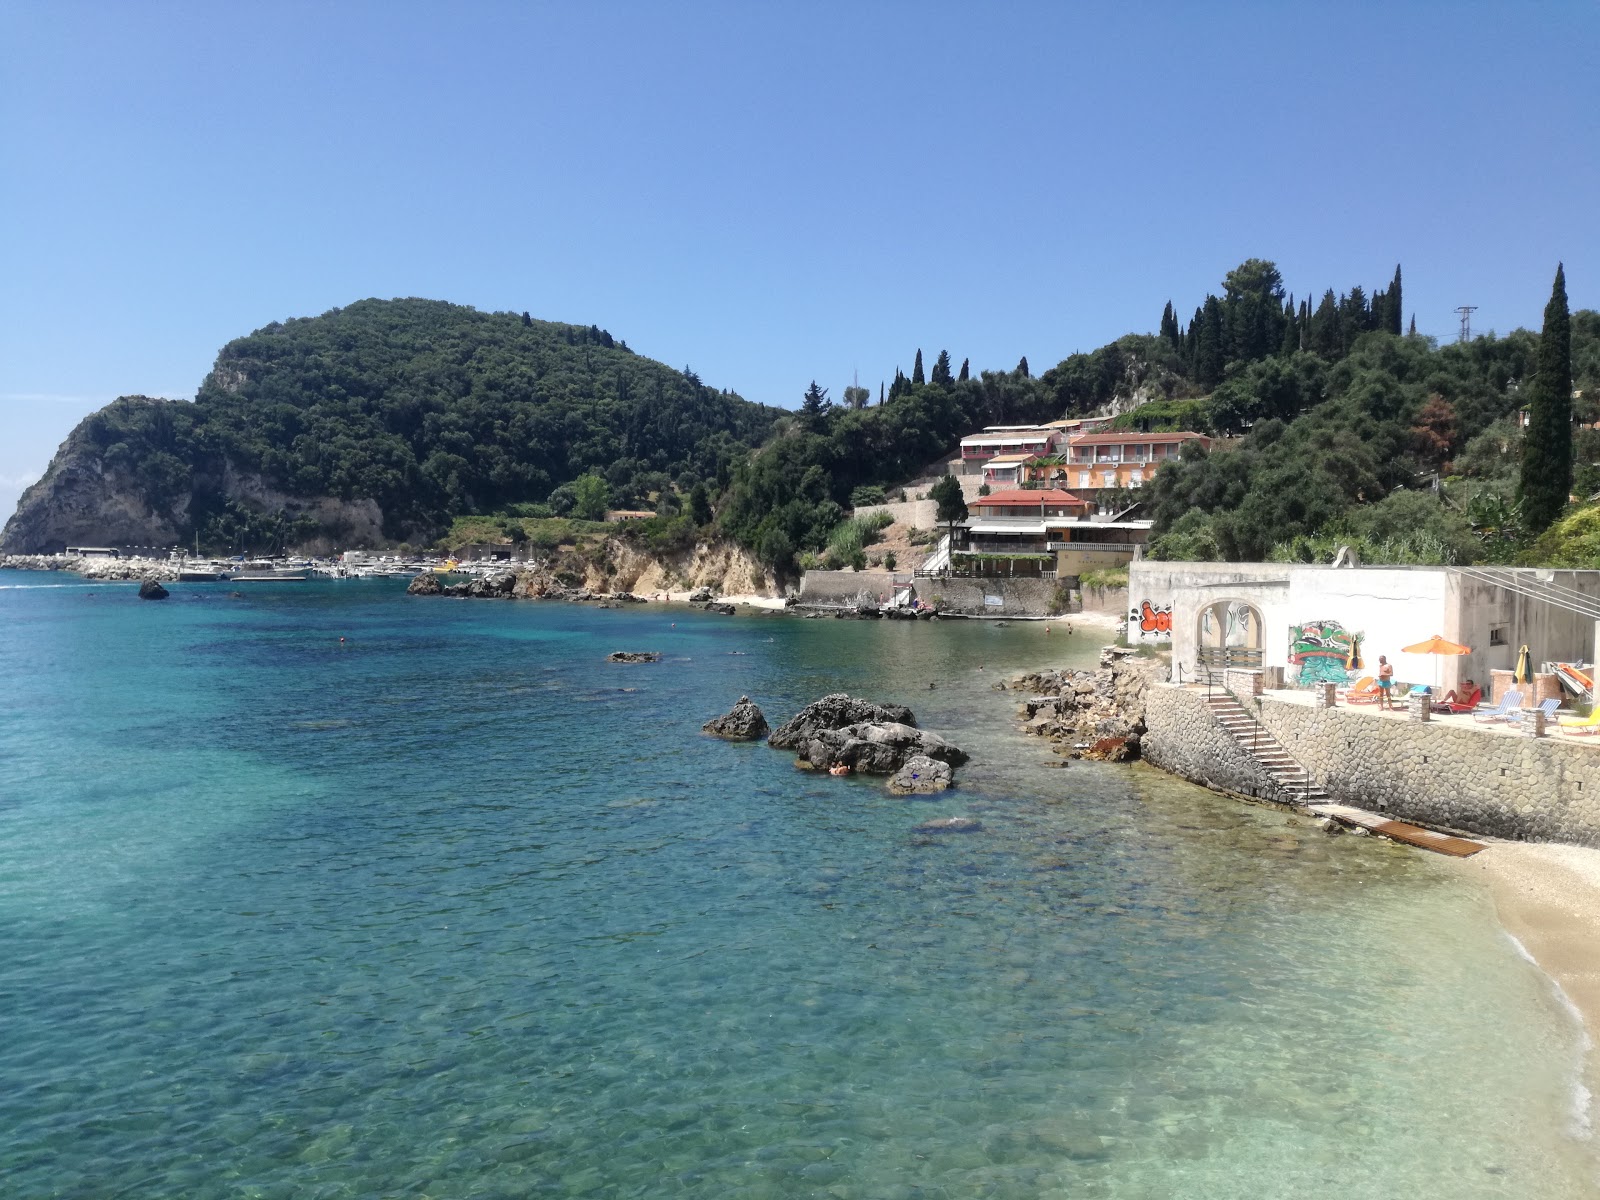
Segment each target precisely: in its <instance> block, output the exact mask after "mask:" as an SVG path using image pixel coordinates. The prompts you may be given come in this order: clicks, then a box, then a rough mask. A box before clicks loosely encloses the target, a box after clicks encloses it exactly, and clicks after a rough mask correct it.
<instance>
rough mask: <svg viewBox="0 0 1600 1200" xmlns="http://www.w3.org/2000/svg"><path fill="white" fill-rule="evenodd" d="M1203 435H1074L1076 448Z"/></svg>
mask: <svg viewBox="0 0 1600 1200" xmlns="http://www.w3.org/2000/svg"><path fill="white" fill-rule="evenodd" d="M1204 437H1205V434H1203V433H1188V432H1183V433H1080V434H1076V435H1074V437H1073V438H1072V440H1071V443H1070V444H1071V445H1074V446H1120V445H1129V446H1131V445H1135V444H1137V443H1140V442H1182V441H1187V440H1188V439H1190V438H1204Z"/></svg>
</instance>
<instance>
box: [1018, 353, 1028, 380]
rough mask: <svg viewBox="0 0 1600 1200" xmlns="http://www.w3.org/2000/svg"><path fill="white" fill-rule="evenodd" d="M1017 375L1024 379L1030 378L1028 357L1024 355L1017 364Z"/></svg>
mask: <svg viewBox="0 0 1600 1200" xmlns="http://www.w3.org/2000/svg"><path fill="white" fill-rule="evenodd" d="M1017 374H1018V375H1021V376H1022V377H1023V378H1024V379H1028V378H1030V376H1029V375H1028V356H1027V355H1026V354H1024V355H1023V356H1022V361H1021V362H1019V363H1018V364H1017Z"/></svg>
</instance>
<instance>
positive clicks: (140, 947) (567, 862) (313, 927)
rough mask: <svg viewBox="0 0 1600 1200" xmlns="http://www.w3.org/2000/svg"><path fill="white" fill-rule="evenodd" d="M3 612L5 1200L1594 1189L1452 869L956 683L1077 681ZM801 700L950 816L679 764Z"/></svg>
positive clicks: (321, 598) (324, 615)
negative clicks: (1075, 750)
mask: <svg viewBox="0 0 1600 1200" xmlns="http://www.w3.org/2000/svg"><path fill="white" fill-rule="evenodd" d="M40 583H47V584H48V586H42V587H33V586H28V587H20V588H19V587H3V586H0V668H3V677H4V678H5V680H6V681H7V687H6V688H5V689H4V692H3V695H0V939H3V941H0V944H3V945H4V946H5V948H6V953H5V956H4V959H3V960H0V1004H3V1008H0V1011H3V1012H4V1013H5V1014H6V1018H5V1021H4V1023H3V1025H0V1028H3V1030H4V1033H3V1035H0V1128H4V1129H5V1130H6V1131H7V1134H6V1137H5V1138H4V1139H3V1141H0V1178H4V1179H5V1180H6V1185H5V1190H6V1193H7V1195H9V1196H27V1197H33V1196H41V1197H42V1196H100V1195H118V1196H129V1197H170V1196H194V1197H211V1196H218V1197H220V1196H246V1197H257V1196H259V1197H266V1196H283V1197H288V1196H297V1197H298V1196H314V1197H345V1196H350V1197H355V1196H437V1197H447V1196H448V1197H457V1196H524V1195H559V1196H595V1197H612V1196H616V1197H621V1196H635V1195H637V1196H656V1195H662V1194H672V1195H683V1196H692V1197H724V1196H739V1197H789V1196H796V1197H798V1196H829V1197H838V1198H841V1200H842V1198H847V1197H870V1198H874V1200H876V1198H881V1197H952V1198H954V1197H969V1196H987V1197H997V1198H999V1197H1054V1196H1061V1197H1066V1196H1072V1197H1102V1196H1103V1197H1152V1198H1154V1197H1169V1196H1198V1197H1208V1196H1252V1197H1268V1196H1285V1197H1287V1196H1295V1197H1303V1198H1305V1197H1329V1198H1332V1197H1340V1198H1357V1197H1374V1198H1377V1197H1385V1198H1387V1197H1393V1196H1402V1195H1417V1196H1439V1197H1518V1198H1546V1197H1577V1196H1588V1195H1592V1194H1593V1193H1594V1186H1593V1181H1594V1178H1595V1176H1594V1165H1593V1161H1592V1159H1591V1157H1590V1148H1589V1143H1588V1142H1587V1141H1585V1140H1583V1139H1580V1138H1577V1137H1575V1136H1573V1133H1572V1126H1573V1113H1572V1109H1571V1088H1572V1082H1573V1075H1574V1055H1575V1048H1576V1046H1577V1033H1576V1031H1575V1029H1574V1027H1573V1025H1572V1023H1571V1019H1570V1017H1569V1016H1568V1015H1567V1014H1566V1013H1565V1012H1564V1011H1563V1010H1562V1009H1561V1007H1560V1005H1559V1003H1558V1002H1557V1001H1556V1000H1555V998H1554V997H1553V995H1552V993H1551V991H1550V989H1549V986H1548V984H1547V983H1546V981H1545V980H1544V979H1543V977H1542V976H1540V975H1539V974H1538V973H1537V972H1536V971H1535V970H1533V969H1532V968H1531V967H1530V966H1529V964H1527V963H1526V962H1525V961H1523V960H1522V959H1521V958H1519V957H1518V955H1517V954H1516V951H1515V949H1514V947H1512V946H1511V944H1510V943H1509V941H1508V940H1507V939H1506V938H1505V937H1504V935H1502V934H1501V933H1500V932H1499V931H1498V930H1497V928H1496V927H1495V925H1494V924H1493V921H1492V919H1491V913H1490V910H1489V907H1488V903H1487V901H1486V899H1485V898H1484V897H1483V896H1482V894H1481V893H1480V892H1479V891H1478V890H1477V889H1476V888H1475V887H1473V886H1472V885H1470V884H1469V883H1468V882H1467V881H1466V880H1465V879H1464V878H1463V877H1462V876H1460V875H1459V874H1457V873H1456V872H1455V871H1454V870H1453V869H1452V868H1451V866H1450V864H1448V863H1445V862H1442V861H1439V860H1435V859H1431V858H1428V857H1425V856H1422V855H1420V854H1417V853H1415V852H1412V851H1407V850H1404V849H1401V848H1398V847H1394V846H1389V845H1386V844H1379V843H1377V842H1374V841H1371V840H1365V839H1359V840H1358V839H1355V838H1338V839H1330V838H1327V837H1326V836H1325V835H1323V834H1321V833H1319V832H1318V831H1316V830H1315V829H1314V828H1311V827H1310V826H1308V825H1306V824H1304V823H1303V822H1301V821H1299V820H1298V819H1296V818H1293V817H1291V816H1289V815H1287V814H1284V813H1281V812H1277V811H1274V810H1267V809H1257V808H1251V807H1247V806H1244V805H1240V804H1237V803H1234V802H1231V801H1226V800H1222V799H1219V798H1217V797H1215V796H1212V795H1211V794H1209V793H1207V792H1205V791H1203V790H1200V789H1197V788H1193V787H1190V786H1189V785H1187V784H1184V783H1182V782H1180V781H1177V780H1174V779H1171V778H1169V777H1167V776H1164V775H1162V774H1160V773H1159V772H1156V771H1153V770H1150V769H1147V768H1142V767H1136V768H1126V767H1112V766H1099V765H1094V764H1075V765H1073V766H1071V767H1070V768H1066V769H1060V768H1057V767H1055V766H1054V765H1052V764H1053V760H1052V758H1051V756H1050V755H1049V754H1048V752H1047V748H1046V747H1045V746H1044V745H1043V744H1041V743H1038V742H1034V741H1031V740H1028V739H1023V738H1020V737H1019V736H1017V735H1016V733H1015V732H1014V728H1013V724H1012V718H1011V708H1012V705H1011V702H1010V699H1009V698H1008V697H1006V696H1003V695H998V694H996V693H994V692H992V691H991V690H989V686H988V685H989V683H990V682H991V681H992V680H993V679H994V678H997V677H1004V676H1005V675H1008V674H1010V673H1011V672H1013V671H1015V670H1018V669H1022V668H1025V667H1035V666H1039V665H1043V664H1045V663H1051V664H1056V665H1070V664H1087V663H1089V662H1092V661H1093V658H1094V653H1095V648H1096V647H1097V646H1098V644H1099V642H1100V641H1101V640H1102V639H1101V638H1100V637H1098V636H1096V635H1094V634H1093V633H1092V632H1091V633H1089V634H1080V635H1077V636H1074V637H1071V638H1068V637H1065V636H1063V632H1064V631H1063V630H1062V629H1061V628H1060V627H1059V626H1058V627H1057V628H1056V630H1055V631H1054V632H1053V633H1052V634H1050V635H1049V636H1048V637H1047V636H1046V635H1045V634H1044V633H1043V630H1042V628H1041V627H1040V626H1038V625H1019V626H1015V627H1012V628H1009V629H996V628H994V627H993V626H988V625H982V624H976V623H968V622H944V623H939V624H935V625H929V624H926V623H917V624H899V623H895V624H878V623H867V622H859V623H858V622H840V621H799V620H794V619H790V618H785V617H780V616H765V617H757V616H750V617H739V618H734V619H729V618H720V617H708V616H705V615H703V614H700V613H693V612H689V611H688V610H685V609H682V608H678V609H663V608H657V607H656V606H651V607H650V608H642V607H641V608H628V609H624V610H616V611H599V610H591V609H583V608H576V607H569V606H564V605H546V604H534V603H513V602H502V603H493V602H489V601H450V600H439V599H431V600H430V599H416V598H409V597H405V596H404V595H403V594H402V586H401V585H396V584H392V583H379V582H355V581H352V582H347V583H331V584H306V585H282V586H279V587H276V588H272V589H262V590H257V591H254V592H250V593H247V594H246V595H245V597H244V598H243V599H230V598H229V597H228V591H227V589H226V587H225V586H214V585H177V586H175V587H174V589H173V597H172V599H171V600H168V601H166V602H165V603H162V604H152V603H140V602H138V601H137V600H135V599H134V596H133V590H132V588H131V587H130V586H129V585H107V584H98V585H91V586H84V585H79V584H76V582H75V581H73V582H63V581H61V580H59V579H54V580H52V579H47V577H44V576H40V575H21V574H19V573H14V572H6V573H4V574H3V575H0V585H3V584H29V585H32V584H40ZM341 636H343V637H345V638H346V639H347V640H346V641H345V642H344V643H343V644H341V643H340V642H339V638H340V637H341ZM613 649H657V650H661V651H662V652H663V653H664V655H665V661H664V662H662V663H659V664H652V665H642V666H612V665H608V664H606V663H604V662H603V661H602V659H603V657H604V655H605V653H606V652H607V651H609V650H613ZM930 681H933V682H936V683H937V684H938V687H937V688H935V689H933V690H929V689H928V686H927V685H928V683H929V682H930ZM839 689H846V690H850V691H853V692H857V693H859V694H866V695H870V696H873V697H877V698H882V699H894V700H900V701H903V702H906V703H909V704H911V705H912V706H913V707H914V708H915V710H916V711H917V713H918V716H919V718H920V720H921V722H922V724H924V725H925V726H927V727H929V728H932V729H935V730H938V731H940V732H943V733H946V734H948V735H952V736H954V737H955V738H956V740H958V741H960V742H961V743H962V744H964V745H966V746H967V748H968V749H970V750H972V751H973V752H974V755H975V758H974V762H973V763H972V764H971V765H970V766H969V767H968V768H966V769H965V770H964V771H963V772H962V775H961V779H962V784H963V786H962V787H961V788H960V789H958V790H956V791H954V792H951V793H948V794H947V795H945V796H942V797H939V798H936V799H933V800H923V801H905V800H895V799H891V798H889V797H887V796H886V795H884V794H883V793H882V791H881V789H880V788H879V787H878V786H876V785H874V784H873V783H871V782H870V781H866V780H860V779H849V780H837V779H831V778H827V777H817V776H813V775H806V774H801V773H799V772H797V771H795V770H794V768H793V767H792V765H791V762H790V760H789V759H788V757H787V756H785V755H782V754H779V753H777V752H775V751H771V750H769V749H767V748H766V747H764V746H748V745H746V746H737V745H727V744H724V743H721V742H717V741H713V740H710V739H706V738H703V737H701V736H700V734H699V732H698V729H699V725H700V723H701V722H702V721H704V720H705V719H707V718H708V717H710V716H713V715H715V714H717V713H719V712H721V711H724V710H725V709H726V708H727V707H728V705H729V704H730V703H731V702H732V701H733V700H734V699H735V698H737V696H738V695H739V694H740V693H748V694H750V695H751V696H752V697H753V698H754V699H756V700H757V702H758V703H760V704H761V705H762V706H763V708H764V709H765V710H766V712H767V713H768V716H769V718H770V719H774V723H776V721H777V720H778V719H782V718H783V717H786V716H787V715H789V714H790V713H792V712H793V711H794V710H795V709H796V708H798V707H799V706H800V705H801V704H803V703H804V702H806V701H808V700H810V699H813V698H815V697H816V696H817V695H820V694H822V693H824V692H827V691H833V690H839ZM951 813H971V814H973V815H976V816H978V817H980V818H981V819H982V820H983V822H984V824H985V829H984V832H982V833H980V834H975V835H969V836H966V837H934V838H927V837H919V836H917V835H916V834H915V833H914V832H913V831H912V826H913V825H915V824H916V823H918V822H919V821H922V820H926V819H928V818H929V817H933V816H942V815H946V814H951Z"/></svg>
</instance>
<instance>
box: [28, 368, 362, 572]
mask: <svg viewBox="0 0 1600 1200" xmlns="http://www.w3.org/2000/svg"><path fill="white" fill-rule="evenodd" d="M192 407H193V406H192V405H190V404H188V403H187V402H186V401H181V400H158V399H153V398H151V397H148V396H124V397H122V398H120V399H119V400H117V401H115V402H114V404H113V405H112V406H111V407H110V408H108V409H107V410H103V411H102V413H96V414H94V415H93V416H90V417H88V418H86V419H85V420H83V421H82V422H80V423H79V425H78V427H77V428H76V429H74V430H73V431H72V432H71V433H70V434H69V435H67V440H66V441H65V442H63V443H62V444H61V448H60V449H59V450H57V451H56V454H55V458H53V459H52V460H51V462H50V467H49V469H48V470H47V471H46V472H45V473H44V475H43V477H42V478H40V479H39V481H38V482H37V483H35V484H34V485H33V486H32V487H30V488H29V489H28V490H27V491H25V492H24V493H23V494H22V499H21V500H20V501H19V502H18V504H17V511H16V512H15V513H13V514H12V516H11V519H10V520H8V521H7V522H6V524H5V529H4V530H3V531H0V554H55V553H59V552H60V551H61V550H63V549H65V548H66V547H67V546H81V545H89V546H153V547H158V548H159V547H166V546H173V545H178V544H181V543H184V542H186V541H188V539H189V537H190V536H191V533H192V530H193V529H194V527H195V523H196V518H197V516H198V515H199V514H198V513H197V512H196V511H195V509H196V501H197V497H198V498H199V499H200V504H201V506H203V507H204V508H206V509H207V510H209V511H217V510H220V509H225V508H226V507H227V506H228V505H235V506H237V507H238V508H239V509H240V510H243V511H248V512H251V513H258V514H267V515H269V516H270V519H272V520H273V521H276V522H277V523H278V524H280V525H281V526H282V527H283V528H285V529H287V530H298V531H300V533H301V536H298V537H296V538H295V542H296V544H297V545H298V547H299V548H301V549H303V550H305V551H306V552H307V553H313V554H316V553H325V552H328V551H331V550H332V549H334V548H335V547H336V546H337V547H348V546H372V545H381V544H383V541H384V539H383V513H382V511H381V510H380V509H379V507H378V505H377V503H376V501H373V500H368V499H356V500H341V499H339V498H338V497H335V496H291V495H289V494H287V493H285V492H283V491H281V490H280V489H278V488H275V487H273V486H272V485H271V484H270V483H269V482H268V481H267V479H266V478H265V477H264V476H263V475H262V473H261V472H260V471H250V470H241V469H239V468H238V467H237V466H235V465H234V463H233V461H232V460H231V459H230V458H228V457H226V456H221V457H218V458H215V459H212V460H209V461H203V462H200V463H197V464H194V465H190V464H183V463H179V462H178V460H177V459H175V458H173V459H171V460H170V462H163V461H162V460H161V457H160V455H159V453H154V454H144V455H136V454H133V453H131V452H130V451H129V448H128V444H127V442H126V441H121V440H118V441H112V442H110V444H109V445H108V444H107V439H106V436H105V435H104V433H103V430H104V428H105V426H104V424H103V422H102V421H101V418H102V416H103V413H104V412H110V411H112V410H113V409H115V410H117V411H118V412H119V414H120V415H122V416H126V415H128V414H131V413H137V414H139V417H138V419H139V420H141V421H142V422H146V423H149V424H154V425H161V424H163V423H172V422H174V421H176V422H179V423H181V422H182V421H183V420H184V418H185V417H187V416H188V413H187V411H186V410H188V409H190V408H192Z"/></svg>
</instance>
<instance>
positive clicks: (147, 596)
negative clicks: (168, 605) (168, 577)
mask: <svg viewBox="0 0 1600 1200" xmlns="http://www.w3.org/2000/svg"><path fill="white" fill-rule="evenodd" d="M167 595H168V593H167V589H166V588H164V587H162V586H161V584H160V583H159V582H157V581H156V580H154V579H146V580H145V581H144V582H143V583H141V584H140V585H139V599H141V600H165V599H166V598H167Z"/></svg>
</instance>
